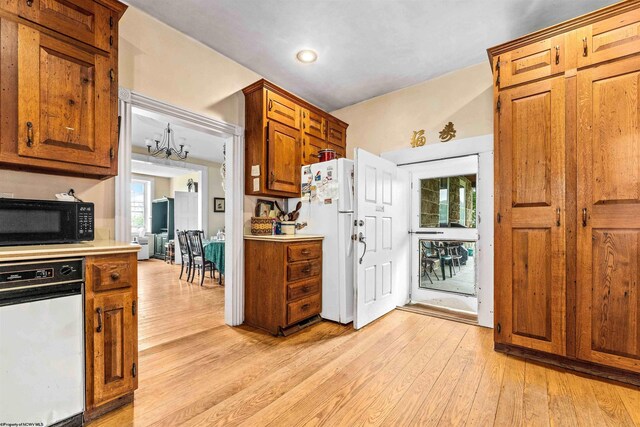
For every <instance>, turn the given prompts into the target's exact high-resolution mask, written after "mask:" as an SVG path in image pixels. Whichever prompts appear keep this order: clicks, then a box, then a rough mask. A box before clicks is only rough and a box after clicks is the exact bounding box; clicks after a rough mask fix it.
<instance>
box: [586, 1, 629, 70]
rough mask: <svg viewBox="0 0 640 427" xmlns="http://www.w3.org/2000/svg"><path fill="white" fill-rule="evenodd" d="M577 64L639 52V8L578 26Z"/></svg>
mask: <svg viewBox="0 0 640 427" xmlns="http://www.w3.org/2000/svg"><path fill="white" fill-rule="evenodd" d="M577 35H578V40H577V45H578V52H577V56H578V66H579V67H584V66H588V65H591V64H597V63H599V62H604V61H609V60H612V59H617V58H620V57H623V56H627V55H631V54H634V53H638V52H640V9H635V10H631V11H629V12H625V13H622V14H620V15H616V16H613V17H611V18H608V19H604V20H601V21H598V22H594V23H593V24H590V25H587V26H585V27H582V28H580V29H578V31H577Z"/></svg>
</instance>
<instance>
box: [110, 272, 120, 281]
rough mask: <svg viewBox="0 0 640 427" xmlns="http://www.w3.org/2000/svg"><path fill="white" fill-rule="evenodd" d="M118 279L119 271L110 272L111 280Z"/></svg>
mask: <svg viewBox="0 0 640 427" xmlns="http://www.w3.org/2000/svg"><path fill="white" fill-rule="evenodd" d="M118 279H120V273H116V272H115V271H114V272H113V273H111V280H118Z"/></svg>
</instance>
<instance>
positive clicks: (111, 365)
mask: <svg viewBox="0 0 640 427" xmlns="http://www.w3.org/2000/svg"><path fill="white" fill-rule="evenodd" d="M93 316H94V319H93V328H94V329H93V354H94V356H93V385H94V402H95V404H100V403H102V402H106V401H108V400H110V399H113V398H115V397H119V396H122V395H124V394H126V393H128V392H130V391H133V389H134V380H133V362H134V354H133V352H134V348H135V347H134V343H133V340H134V339H135V336H136V335H135V333H134V328H135V323H134V319H133V313H132V297H131V293H130V292H120V293H109V294H102V295H99V294H97V295H95V297H94V312H93Z"/></svg>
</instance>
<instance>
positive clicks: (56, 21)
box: [17, 0, 113, 51]
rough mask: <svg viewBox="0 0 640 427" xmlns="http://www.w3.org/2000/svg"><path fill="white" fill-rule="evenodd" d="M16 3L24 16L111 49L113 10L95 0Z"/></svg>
mask: <svg viewBox="0 0 640 427" xmlns="http://www.w3.org/2000/svg"><path fill="white" fill-rule="evenodd" d="M17 3H18V15H19V16H21V17H23V18H25V19H28V20H30V21H32V22H35V23H37V24H39V25H42V26H43V27H47V28H49V29H51V30H54V31H56V32H58V33H60V34H64V35H66V36H69V37H72V38H74V39H76V40H79V41H81V42H83V43H87V44H89V45H92V46H95V47H97V48H99V49H102V50H104V51H108V50H109V49H110V38H111V37H112V34H111V28H112V27H113V17H112V16H111V11H110V10H109V9H107V8H106V7H104V6H102V5H101V4H99V3H96V2H95V1H93V0H20V1H18V2H17ZM111 40H112V39H111Z"/></svg>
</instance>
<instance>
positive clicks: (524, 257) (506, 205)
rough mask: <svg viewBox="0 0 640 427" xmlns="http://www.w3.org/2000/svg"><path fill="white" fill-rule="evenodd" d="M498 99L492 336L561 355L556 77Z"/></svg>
mask: <svg viewBox="0 0 640 427" xmlns="http://www.w3.org/2000/svg"><path fill="white" fill-rule="evenodd" d="M500 96H501V102H502V108H501V111H500V115H499V127H500V138H499V142H498V147H497V152H498V176H497V178H498V179H499V182H500V184H501V189H500V192H499V197H500V200H499V203H498V213H499V214H500V216H501V221H500V222H499V223H497V224H496V253H497V254H500V259H499V260H496V295H497V304H498V305H499V310H498V314H497V316H496V322H497V323H499V324H500V330H501V332H500V333H499V334H498V335H497V340H499V341H502V342H506V343H510V344H515V345H519V346H522V347H527V348H532V349H535V350H541V351H545V352H549V353H554V354H560V355H563V354H565V352H566V343H565V329H566V321H565V312H566V308H565V307H566V305H565V296H566V279H565V268H566V254H565V232H564V228H563V227H562V226H561V225H562V224H563V223H564V174H565V166H564V145H565V131H564V120H565V119H564V118H565V103H564V79H563V78H561V77H558V78H554V79H548V80H545V81H541V82H537V83H530V84H528V85H524V86H520V87H517V88H512V89H508V90H505V91H503V92H502V93H501V95H500Z"/></svg>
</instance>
